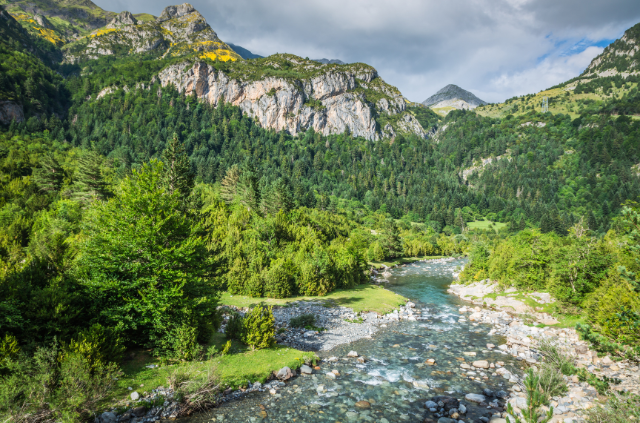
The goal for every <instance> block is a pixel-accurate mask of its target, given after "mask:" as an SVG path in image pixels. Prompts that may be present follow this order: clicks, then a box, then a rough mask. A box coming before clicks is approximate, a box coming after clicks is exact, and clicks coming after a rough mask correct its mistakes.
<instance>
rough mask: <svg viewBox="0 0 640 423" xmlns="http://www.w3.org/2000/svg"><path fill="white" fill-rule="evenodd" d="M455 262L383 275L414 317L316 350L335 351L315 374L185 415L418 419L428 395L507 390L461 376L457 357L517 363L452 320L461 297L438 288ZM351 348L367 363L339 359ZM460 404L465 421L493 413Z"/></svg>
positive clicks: (496, 340)
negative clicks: (432, 362) (417, 315)
mask: <svg viewBox="0 0 640 423" xmlns="http://www.w3.org/2000/svg"><path fill="white" fill-rule="evenodd" d="M462 265H464V261H463V260H456V261H452V262H446V263H416V264H413V265H409V266H405V267H401V268H398V269H394V270H393V271H392V272H391V275H390V276H388V277H387V280H388V283H387V284H386V285H387V287H388V288H389V289H392V290H393V291H395V292H398V293H399V294H402V295H404V296H405V297H408V298H410V299H411V300H412V301H414V302H415V303H416V310H420V311H421V315H422V318H421V319H419V320H417V321H415V322H409V321H401V322H398V323H393V324H389V325H388V326H387V327H386V328H381V330H380V331H379V332H377V333H376V334H375V335H374V336H373V338H372V339H362V340H359V341H356V342H354V343H351V344H348V345H342V346H339V347H336V348H334V349H333V350H331V351H328V352H322V353H320V354H319V355H320V356H321V358H323V359H327V358H329V357H337V358H338V361H336V362H323V363H321V364H320V366H321V370H320V371H318V372H315V373H316V374H314V375H311V376H300V377H298V378H295V379H294V380H292V381H290V382H287V383H286V385H285V386H284V387H281V388H280V389H279V390H278V391H277V392H278V394H277V395H272V394H270V393H269V392H255V393H251V394H249V395H247V396H246V397H245V399H243V400H241V401H235V402H230V403H227V404H224V405H222V406H221V407H219V408H217V409H214V410H212V411H210V412H207V413H203V414H200V415H198V416H195V417H192V418H189V419H188V420H190V421H191V423H197V422H205V421H207V422H209V421H216V422H218V421H225V422H245V421H246V422H292V421H296V422H343V423H344V422H350V421H352V422H381V423H385V422H397V421H403V422H404V421H407V422H418V421H420V422H422V421H424V419H425V417H427V416H430V414H428V412H427V411H426V410H425V408H424V402H425V401H426V400H429V399H431V398H433V397H434V396H437V395H448V396H452V397H456V398H458V399H462V398H463V397H464V395H465V394H467V393H477V394H482V393H483V390H484V389H485V388H488V389H491V390H493V391H497V390H507V388H508V384H507V382H506V381H505V380H504V379H502V378H501V377H496V376H493V375H491V373H490V372H489V371H486V373H482V372H481V371H475V372H474V373H475V374H473V375H468V374H466V373H467V371H468V370H462V369H461V368H460V364H461V363H463V362H465V361H466V363H467V364H470V363H471V362H472V361H473V360H488V361H490V362H497V361H503V362H504V363H505V367H506V368H507V369H509V370H510V371H514V372H517V370H516V369H519V365H518V363H517V362H515V361H514V360H513V359H512V358H511V357H510V356H508V355H503V354H501V353H499V352H497V351H489V350H487V349H486V344H487V343H492V344H495V345H499V344H501V343H503V342H504V340H503V339H501V338H500V337H496V336H491V337H489V336H488V335H487V332H488V331H489V330H490V326H488V325H484V324H474V323H471V322H468V321H464V322H459V321H458V318H459V316H460V314H459V313H458V308H459V307H460V306H461V305H462V304H463V303H462V302H461V301H460V300H458V299H457V298H456V297H454V296H452V295H450V294H448V293H447V292H446V290H447V287H448V285H449V284H451V282H452V281H453V279H454V277H453V274H454V272H455V271H456V268H458V267H459V266H462ZM351 350H355V351H357V352H358V353H359V354H360V355H363V356H365V357H366V359H367V361H366V362H365V363H364V364H360V363H358V362H357V361H356V360H355V359H352V358H349V359H347V358H346V355H347V353H348V352H349V351H351ZM465 352H467V353H470V352H475V353H476V356H474V357H469V356H468V355H465V354H464V353H465ZM428 359H434V360H435V362H436V364H435V365H434V366H429V365H427V364H425V361H426V360H428ZM462 360H465V361H462ZM332 370H337V371H338V372H339V373H340V375H339V376H338V377H337V378H336V379H335V380H333V379H330V378H328V377H326V376H325V373H327V372H330V371H332ZM470 376H471V377H474V379H471V378H470ZM358 401H368V402H369V403H370V404H371V407H370V408H368V409H364V410H363V409H361V408H358V407H357V406H356V405H355V404H356V402H358ZM466 404H467V405H468V406H469V407H468V411H467V414H466V415H464V416H461V417H459V419H461V420H463V421H465V422H472V421H476V420H477V419H478V418H479V417H482V416H487V417H490V416H491V414H493V413H495V412H497V411H499V409H498V410H496V409H491V410H488V409H487V406H486V404H485V405H484V406H482V407H480V406H474V405H473V404H469V403H466ZM263 408H264V410H263ZM265 412H266V414H265ZM435 421H437V417H436V418H435Z"/></svg>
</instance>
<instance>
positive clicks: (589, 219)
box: [587, 210, 598, 231]
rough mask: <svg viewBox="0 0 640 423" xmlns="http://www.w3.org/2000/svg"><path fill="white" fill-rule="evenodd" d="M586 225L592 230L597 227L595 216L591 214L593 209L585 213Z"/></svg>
mask: <svg viewBox="0 0 640 423" xmlns="http://www.w3.org/2000/svg"><path fill="white" fill-rule="evenodd" d="M587 225H588V226H589V229H590V230H592V231H595V230H596V229H598V222H597V221H596V216H595V215H594V214H593V210H589V214H588V215H587Z"/></svg>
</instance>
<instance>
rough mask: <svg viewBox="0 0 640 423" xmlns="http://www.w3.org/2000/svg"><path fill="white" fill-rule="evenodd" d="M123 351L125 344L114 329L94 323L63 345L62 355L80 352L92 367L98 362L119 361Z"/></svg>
mask: <svg viewBox="0 0 640 423" xmlns="http://www.w3.org/2000/svg"><path fill="white" fill-rule="evenodd" d="M124 351H125V346H124V345H122V340H121V339H120V337H119V336H118V335H117V334H116V333H115V332H114V330H112V329H110V328H105V327H103V326H102V325H100V324H94V325H92V326H91V327H90V328H89V329H86V330H84V331H82V332H80V333H79V334H78V335H76V337H75V338H74V339H72V340H71V341H70V342H69V344H68V345H66V346H65V347H64V351H63V357H65V356H69V355H73V354H76V353H77V354H80V355H82V356H83V357H84V358H86V359H87V361H88V362H89V363H90V365H91V367H92V368H94V367H95V366H97V365H98V364H100V363H102V364H105V363H110V362H114V363H118V362H120V360H121V359H122V354H123V353H124Z"/></svg>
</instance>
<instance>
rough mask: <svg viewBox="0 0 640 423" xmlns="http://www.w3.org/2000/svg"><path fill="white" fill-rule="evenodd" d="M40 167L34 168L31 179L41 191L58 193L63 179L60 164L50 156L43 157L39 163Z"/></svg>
mask: <svg viewBox="0 0 640 423" xmlns="http://www.w3.org/2000/svg"><path fill="white" fill-rule="evenodd" d="M40 165H41V167H39V168H34V169H33V171H32V178H33V181H34V182H35V184H36V185H37V186H38V188H40V190H41V191H45V192H55V191H59V190H60V187H61V186H62V180H63V179H64V170H63V169H62V167H61V166H60V163H58V161H57V160H56V159H55V157H53V156H52V155H47V156H44V157H43V158H42V160H41V162H40Z"/></svg>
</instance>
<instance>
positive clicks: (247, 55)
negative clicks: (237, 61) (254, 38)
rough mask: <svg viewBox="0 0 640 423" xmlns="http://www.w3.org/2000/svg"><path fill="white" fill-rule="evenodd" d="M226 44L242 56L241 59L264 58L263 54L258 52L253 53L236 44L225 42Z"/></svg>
mask: <svg viewBox="0 0 640 423" xmlns="http://www.w3.org/2000/svg"><path fill="white" fill-rule="evenodd" d="M227 45H228V46H229V47H231V48H232V49H233V51H235V52H236V53H238V54H239V55H240V57H242V58H243V59H263V58H264V56H260V55H258V54H253V53H251V52H250V51H249V50H247V49H246V48H244V47H240V46H239V45H237V44H231V43H227Z"/></svg>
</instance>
